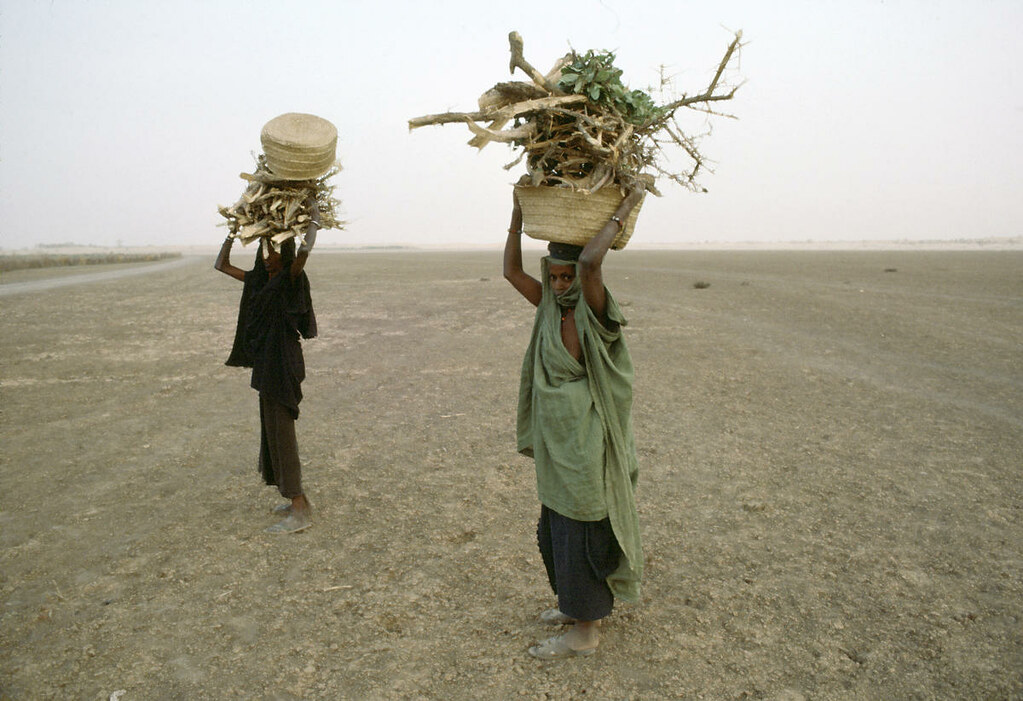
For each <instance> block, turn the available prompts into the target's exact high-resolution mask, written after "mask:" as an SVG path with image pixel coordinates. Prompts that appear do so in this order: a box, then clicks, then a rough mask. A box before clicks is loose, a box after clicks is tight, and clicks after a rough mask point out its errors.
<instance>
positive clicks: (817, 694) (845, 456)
mask: <svg viewBox="0 0 1023 701" xmlns="http://www.w3.org/2000/svg"><path fill="white" fill-rule="evenodd" d="M251 256H252V253H251V249H246V250H244V251H241V250H238V251H236V256H235V262H236V263H238V264H239V265H242V266H244V267H248V265H249V264H250V263H249V261H250V259H251ZM212 262H213V255H212V254H211V255H210V256H209V258H208V259H206V258H192V259H188V260H187V261H186V262H185V263H184V264H180V265H176V266H170V267H163V268H160V269H154V270H153V271H152V272H151V274H147V275H135V276H133V277H131V278H125V279H118V280H109V281H89V282H83V283H80V284H74V285H67V286H63V287H59V288H55V289H33V290H31V291H22V292H20V293H18V294H8V295H5V296H3V297H0V445H2V446H3V449H2V450H0V478H2V480H3V484H4V489H3V491H2V492H0V600H2V602H3V608H2V610H0V698H2V699H8V698H10V699H107V698H109V697H110V696H111V694H114V693H115V692H118V691H123V692H124V693H123V694H122V695H119V697H120V699H121V701H133V700H135V699H186V698H188V699H234V698H237V699H336V698H345V699H392V698H393V699H406V698H408V699H413V698H424V699H474V698H488V699H503V698H517V697H525V698H538V699H543V698H557V699H569V698H573V699H577V698H586V699H589V698H592V699H628V698H634V699H672V698H705V699H741V698H748V699H756V698H764V699H778V700H787V701H795V700H798V699H847V698H857V699H859V698H867V699H896V698H897V699H948V698H963V699H980V698H989V699H1009V698H1019V697H1020V696H1021V695H1023V489H1021V487H1023V473H1021V469H1020V468H1021V463H1023V362H1021V361H1023V356H1021V349H1023V275H1021V271H1023V252H1019V251H999V252H928V251H911V252H907V251H864V252H836V251H827V252H807V251H803V252H799V251H774V252H772V251H757V252H743V251H727V252H715V251H685V252H683V251H668V252H658V251H629V250H626V251H623V252H620V253H613V254H611V255H610V256H609V259H608V262H607V265H606V270H605V279H606V281H607V283H608V285H609V287H610V288H611V289H612V290H613V291H614V292H615V294H616V296H617V297H618V299H619V300H620V301H621V302H622V303H623V305H624V311H625V313H626V315H627V316H628V317H629V320H630V325H629V327H628V329H627V338H628V342H629V345H630V348H631V350H632V355H633V361H634V363H635V366H636V370H637V377H636V385H635V428H636V442H637V445H638V446H639V455H640V465H641V479H640V493H639V510H640V518H641V521H642V528H643V537H644V549H645V553H646V564H647V568H646V580H645V583H644V597H643V601H642V603H641V604H639V605H634V606H628V605H622V606H619V607H618V608H616V611H615V613H614V614H613V615H612V616H611V617H610V618H609V619H608V621H607V622H606V624H605V628H604V639H603V643H602V645H601V649H600V650H599V651H598V653H597V654H596V655H595V656H593V657H589V658H581V659H575V660H568V661H563V662H553V663H552V662H539V661H536V660H533V659H531V658H529V657H528V655H527V654H526V648H527V647H528V646H529V645H530V644H532V643H534V642H535V641H537V640H539V639H542V638H543V637H546V636H547V635H549V634H550V632H549V631H548V630H545V629H544V628H543V627H542V626H541V625H540V624H539V623H537V621H536V616H537V614H538V613H539V612H540V611H541V610H543V609H544V608H546V607H548V606H550V605H552V597H551V595H550V592H549V590H548V589H547V586H546V582H545V577H544V574H543V569H542V565H541V563H540V559H539V556H538V554H537V553H536V547H535V541H534V533H535V519H536V516H537V514H538V509H539V507H538V504H537V502H536V495H535V485H534V478H533V473H532V464H531V462H530V461H529V460H527V459H525V458H523V457H520V456H518V455H517V454H516V453H515V450H514V417H515V400H516V392H517V382H518V374H519V364H520V362H521V357H522V353H523V351H524V349H525V345H526V342H527V339H528V334H529V329H530V324H531V321H532V308H531V307H529V305H528V304H527V303H526V302H525V301H523V300H522V299H521V298H519V297H517V295H516V293H515V292H514V291H513V290H512V288H511V287H510V286H509V285H508V284H507V283H506V282H505V281H504V280H503V279H502V277H501V261H500V252H496V251H492V252H474V253H455V252H447V253H445V252H415V251H397V252H359V251H351V252H320V253H314V254H313V257H312V258H311V259H310V263H309V266H308V271H309V275H310V278H311V280H312V286H313V298H314V301H315V304H316V311H317V316H318V319H319V324H320V337H319V338H317V339H314V340H312V341H309V342H307V343H306V344H305V350H306V361H307V367H308V378H307V380H306V382H305V384H304V390H305V396H306V398H305V401H304V402H303V404H302V416H301V418H300V420H299V422H298V436H299V445H300V450H301V454H302V460H303V464H304V470H305V473H304V476H305V482H306V488H307V491H308V494H309V496H310V499H311V500H312V502H313V505H314V507H315V508H316V513H315V519H316V520H315V524H314V526H313V528H312V529H310V530H308V531H306V532H304V533H300V534H295V535H292V536H271V535H267V534H265V533H264V532H263V528H265V527H266V526H268V525H270V524H272V523H273V522H274V520H273V517H272V516H271V515H270V508H271V507H272V506H273V505H274V504H276V503H279V497H277V495H276V492H275V490H273V489H271V488H268V487H264V486H262V485H261V484H260V483H259V479H258V474H257V470H256V456H257V450H258V437H259V425H258V420H259V419H258V407H257V398H256V394H255V392H253V391H252V390H251V389H249V388H248V374H247V372H245V371H242V370H239V369H233V368H228V367H225V366H224V365H223V361H224V359H225V358H226V357H227V353H228V350H229V348H230V343H231V337H232V333H233V327H234V319H235V315H236V311H237V302H238V297H239V294H240V291H241V286H240V285H239V284H238V283H237V282H236V281H234V280H231V279H230V278H228V277H227V276H225V275H220V274H217V273H216V272H214V271H213V270H212V267H211V266H212ZM527 264H528V265H529V266H532V269H534V270H535V269H538V263H537V254H529V255H527ZM89 272H90V273H93V272H95V271H94V270H90V271H89ZM54 274H63V273H62V272H56V273H54ZM40 275H41V273H38V272H36V273H33V276H34V277H32V278H31V279H33V280H35V279H38V277H39V276H40ZM26 279H27V278H26ZM18 280H19V278H18V277H17V275H16V274H11V275H5V277H4V280H3V282H4V284H14V283H17V282H18ZM697 282H703V283H708V284H709V286H708V287H705V289H696V288H695V287H694V284H695V283H697Z"/></svg>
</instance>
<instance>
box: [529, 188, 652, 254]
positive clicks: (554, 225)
mask: <svg viewBox="0 0 1023 701" xmlns="http://www.w3.org/2000/svg"><path fill="white" fill-rule="evenodd" d="M515 193H516V195H518V200H519V205H520V206H521V207H522V231H523V232H524V233H525V234H526V235H527V236H530V237H532V238H534V239H540V240H541V241H557V242H558V243H571V244H575V245H576V246H585V245H586V243H587V242H588V241H589V240H590V239H592V238H593V237H594V236H596V235H597V232H599V231H600V230H601V228H603V226H604V225H605V224H607V222H608V220H609V219H611V216H612V215H613V214H614V213H615V210H617V209H618V205H620V204H621V203H622V199H623V197H622V194H621V192H619V190H618V188H617V187H615V186H613V185H612V186H608V187H604V188H601V189H600V190H597V191H596V192H595V193H593V194H592V195H587V194H586V193H583V192H579V191H577V190H572V189H569V188H566V187H547V186H540V187H531V186H528V185H516V186H515ZM642 206H643V200H640V201H639V202H638V203H637V204H636V206H635V207H634V208H633V210H632V212H630V213H629V216H628V218H627V219H626V220H625V226H624V227H623V228H622V231H621V232H620V233H619V234H618V236H616V237H615V240H614V241H613V242H612V243H611V248H613V249H614V250H616V251H617V250H620V249H622V248H625V244H627V243H628V242H629V239H630V238H631V237H632V232H633V231H634V230H635V228H636V218H637V217H639V209H640V207H642Z"/></svg>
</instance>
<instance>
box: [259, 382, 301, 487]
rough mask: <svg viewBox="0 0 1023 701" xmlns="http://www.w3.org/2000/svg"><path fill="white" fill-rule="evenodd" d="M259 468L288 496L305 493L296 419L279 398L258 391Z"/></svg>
mask: <svg viewBox="0 0 1023 701" xmlns="http://www.w3.org/2000/svg"><path fill="white" fill-rule="evenodd" d="M259 423H260V426H261V430H260V444H259V472H260V474H262V476H263V481H264V482H266V483H267V484H269V485H276V486H277V490H278V491H279V492H280V493H281V496H282V497H284V498H285V499H291V498H292V497H297V496H301V495H302V464H301V463H300V462H299V461H298V441H297V440H296V438H295V419H294V417H293V416H292V413H291V410H290V409H288V407H286V406H284V405H283V404H281V403H279V402H275V401H274V400H272V399H268V398H267V397H265V396H264V395H263V394H260V395H259Z"/></svg>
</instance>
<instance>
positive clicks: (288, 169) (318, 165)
mask: <svg viewBox="0 0 1023 701" xmlns="http://www.w3.org/2000/svg"><path fill="white" fill-rule="evenodd" d="M259 140H260V141H261V142H262V144H263V153H264V154H265V155H266V164H267V166H268V167H269V168H270V171H271V172H272V173H273V174H274V175H276V176H277V177H279V178H281V179H282V180H314V179H316V178H319V177H320V176H322V175H323V174H324V173H326V172H327V171H328V170H330V167H331V166H332V165H333V164H334V160H335V153H336V149H337V129H336V128H335V127H334V125H333V124H331V123H330V122H328V121H327V120H326V119H323V118H322V117H317V116H316V115H312V114H303V113H301V112H287V113H285V114H282V115H280V116H277V117H274V118H273V119H271V120H270V121H269V122H267V123H266V124H265V125H264V126H263V131H262V132H261V133H260V136H259Z"/></svg>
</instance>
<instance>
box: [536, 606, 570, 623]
mask: <svg viewBox="0 0 1023 701" xmlns="http://www.w3.org/2000/svg"><path fill="white" fill-rule="evenodd" d="M540 622H541V623H546V624H547V625H549V626H567V625H569V624H571V623H575V619H574V618H572V617H571V616H566V615H565V614H563V613H562V612H561V611H560V610H558V609H547V610H546V611H544V612H543V613H541V614H540Z"/></svg>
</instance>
